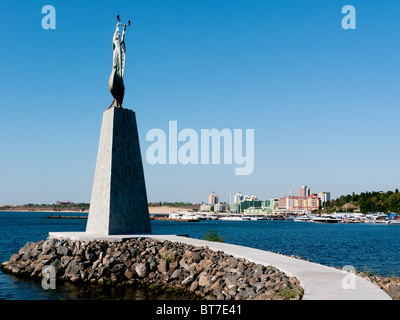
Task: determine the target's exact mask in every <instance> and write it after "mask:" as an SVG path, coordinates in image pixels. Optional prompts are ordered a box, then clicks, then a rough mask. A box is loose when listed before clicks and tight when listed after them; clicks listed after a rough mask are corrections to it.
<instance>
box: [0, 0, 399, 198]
mask: <svg viewBox="0 0 400 320" xmlns="http://www.w3.org/2000/svg"><path fill="white" fill-rule="evenodd" d="M47 4H49V5H52V6H54V8H55V9H56V29H55V30H44V29H43V28H42V25H41V22H42V18H43V17H44V16H45V15H44V14H42V13H41V10H42V7H43V6H44V5H47ZM348 4H350V5H353V6H354V7H355V8H356V17H357V20H356V23H357V24H356V30H344V29H343V28H342V25H341V21H342V18H343V17H344V14H342V12H341V10H342V7H343V6H345V5H348ZM117 14H119V15H120V16H121V18H122V20H124V21H127V20H128V19H130V20H132V23H133V25H132V26H131V27H129V28H128V29H127V32H126V38H125V40H126V47H127V65H126V72H125V79H124V80H125V87H126V92H125V99H124V107H126V108H129V109H133V110H134V111H135V112H136V117H137V121H138V128H139V137H140V143H141V149H142V158H143V161H144V170H145V179H146V185H147V192H148V198H149V201H190V202H201V201H207V198H208V195H209V194H210V193H211V192H212V191H215V192H216V193H217V194H218V195H219V197H220V200H226V197H227V195H229V192H231V194H232V196H233V194H234V193H235V192H237V191H241V192H242V193H243V194H255V195H257V196H258V197H259V198H260V199H268V198H271V197H279V196H283V195H287V194H289V190H290V186H292V190H293V194H297V189H298V188H299V187H300V186H301V185H307V186H308V187H310V188H311V192H320V191H330V192H331V194H332V196H333V197H337V196H340V195H341V194H348V193H352V192H355V193H360V192H363V191H380V190H383V191H386V190H394V189H395V188H397V187H399V185H400V183H399V181H400V180H399V178H400V172H399V171H400V170H399V159H400V148H399V147H398V144H399V136H400V130H399V125H398V122H399V119H400V90H399V88H400V62H399V61H400V60H399V56H400V36H399V34H400V19H399V17H400V2H399V1H398V0H369V1H351V2H350V1H347V0H346V1H342V0H335V1H334V0H305V1H298V0H282V1H278V0H251V1H244V0H217V1H212V0H202V1H196V0H168V1H165V0H136V1H134V0H129V1H105V0H98V1H84V2H82V1H65V0H63V1H58V0H49V1H46V2H44V1H22V0H20V1H1V3H0V23H1V28H0V38H1V39H2V50H1V51H0V57H1V59H0V67H1V69H0V70H1V77H0V93H1V95H0V96H1V101H0V108H1V115H0V150H1V151H0V152H1V156H0V205H4V204H24V203H54V202H55V201H57V200H59V201H68V200H69V201H74V202H89V201H90V196H91V189H92V183H93V178H94V170H95V163H96V156H97V148H98V141H99V135H100V127H101V120H102V113H103V111H104V110H105V109H107V107H108V106H109V105H110V104H111V102H112V100H113V98H112V96H111V94H110V92H109V91H108V87H107V83H108V78H109V76H110V73H111V67H112V36H113V32H114V29H115V23H116V15H117ZM169 121H177V123H178V130H181V129H183V128H192V129H194V130H196V131H197V132H199V134H200V130H201V129H212V128H216V129H218V130H222V129H224V128H228V129H231V130H233V129H243V130H245V129H254V132H255V150H254V152H255V162H254V172H253V173H252V174H251V175H248V176H236V175H235V170H234V168H235V165H234V164H233V165H224V164H220V165H186V166H184V165H170V164H166V165H150V164H149V163H148V162H147V161H146V158H145V152H146V150H147V148H148V147H149V146H150V145H151V144H152V142H149V141H146V134H147V132H148V131H149V130H151V129H153V128H161V129H163V130H165V131H166V133H168V123H169Z"/></svg>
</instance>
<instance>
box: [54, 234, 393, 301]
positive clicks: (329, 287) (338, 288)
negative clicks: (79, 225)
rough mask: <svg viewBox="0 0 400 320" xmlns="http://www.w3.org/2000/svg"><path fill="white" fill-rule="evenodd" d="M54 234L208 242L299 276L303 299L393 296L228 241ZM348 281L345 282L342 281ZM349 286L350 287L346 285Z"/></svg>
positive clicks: (351, 277) (346, 276) (331, 271)
mask: <svg viewBox="0 0 400 320" xmlns="http://www.w3.org/2000/svg"><path fill="white" fill-rule="evenodd" d="M50 236H52V237H56V238H69V239H72V240H74V239H76V240H93V239H98V240H100V239H104V240H117V241H121V240H124V239H129V238H139V237H141V238H146V237H148V238H153V239H159V240H169V241H175V242H183V243H187V244H193V245H195V246H208V247H209V248H210V249H212V250H215V251H223V252H225V253H227V254H231V255H233V256H235V257H240V258H245V259H247V260H249V261H252V262H254V263H257V264H263V265H272V266H274V267H276V268H278V269H279V270H281V271H283V272H284V273H286V274H287V275H288V276H293V277H296V278H297V279H298V280H299V281H300V284H301V286H302V287H303V289H304V296H303V300H391V298H390V296H389V295H388V294H386V293H385V292H384V291H383V290H381V289H380V288H378V287H377V286H375V285H374V284H372V283H371V282H369V281H368V280H366V279H363V278H361V277H359V276H356V275H355V274H353V273H347V272H344V271H342V270H338V269H335V268H332V267H327V266H323V265H320V264H318V263H313V262H308V261H304V260H300V259H296V258H291V257H288V256H285V255H281V254H276V253H273V252H269V251H263V250H259V249H253V248H249V247H244V246H238V245H233V244H228V243H221V242H211V241H206V240H200V239H193V238H188V237H182V236H176V235H154V234H150V235H135V236H125V235H123V236H100V235H96V234H87V233H85V232H52V233H50ZM342 284H344V285H342ZM346 288H347V289H346Z"/></svg>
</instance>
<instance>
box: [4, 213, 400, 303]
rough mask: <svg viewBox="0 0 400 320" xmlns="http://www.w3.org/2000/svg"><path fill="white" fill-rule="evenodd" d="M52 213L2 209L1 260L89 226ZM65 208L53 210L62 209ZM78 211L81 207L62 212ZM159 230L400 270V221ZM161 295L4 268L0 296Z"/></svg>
mask: <svg viewBox="0 0 400 320" xmlns="http://www.w3.org/2000/svg"><path fill="white" fill-rule="evenodd" d="M50 214H51V213H43V212H29V213H28V212H0V234H1V239H0V260H1V261H0V262H3V261H6V260H9V258H10V257H11V255H13V254H14V253H17V252H18V250H19V249H20V248H22V247H23V246H24V245H25V244H26V243H27V242H29V241H32V242H37V241H40V240H45V239H46V238H47V237H48V234H49V232H57V231H59V232H61V231H85V228H86V221H87V220H86V219H47V216H48V215H50ZM58 214H59V213H56V214H55V213H53V215H58ZM62 215H68V216H72V215H78V216H83V215H85V214H81V213H80V214H78V213H62ZM151 225H152V231H153V233H154V234H188V235H189V236H190V237H192V238H199V239H203V238H204V235H205V233H206V232H208V231H218V233H219V235H220V236H223V237H225V241H226V242H227V243H232V244H238V245H243V246H248V247H253V248H257V249H262V250H266V251H272V252H280V253H282V254H285V255H295V256H298V257H302V258H304V259H307V260H310V261H313V262H317V263H320V264H323V265H327V266H333V267H337V268H342V267H344V266H346V265H352V266H354V267H355V268H356V270H359V271H368V272H371V273H373V274H380V275H384V276H392V275H397V276H400V267H399V262H400V251H399V250H398V248H399V247H400V225H398V226H397V225H393V226H391V225H382V224H344V223H341V224H317V223H312V222H308V223H307V222H294V221H269V220H262V221H221V220H202V221H200V222H176V221H158V220H152V221H151ZM117 298H118V299H121V298H123V299H157V298H161V299H162V298H165V297H154V296H151V294H149V293H148V292H146V291H144V290H136V289H123V290H122V289H113V288H108V289H106V290H103V289H93V288H87V287H78V286H75V285H72V284H68V283H66V284H58V283H57V288H56V290H50V289H49V290H44V289H43V288H42V287H41V285H40V283H39V282H35V281H29V280H26V279H19V278H17V277H14V276H11V275H9V274H4V273H2V272H0V299H6V300H14V299H19V300H28V299H35V300H37V299H117Z"/></svg>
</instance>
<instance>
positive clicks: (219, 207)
mask: <svg viewBox="0 0 400 320" xmlns="http://www.w3.org/2000/svg"><path fill="white" fill-rule="evenodd" d="M226 211H229V204H227V203H226V202H219V203H217V204H216V205H214V212H226Z"/></svg>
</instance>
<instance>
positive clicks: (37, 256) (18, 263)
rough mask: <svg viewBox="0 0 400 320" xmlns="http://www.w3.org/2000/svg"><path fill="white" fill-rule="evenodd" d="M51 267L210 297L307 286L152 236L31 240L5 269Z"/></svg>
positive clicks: (74, 278)
mask: <svg viewBox="0 0 400 320" xmlns="http://www.w3.org/2000/svg"><path fill="white" fill-rule="evenodd" d="M45 266H52V267H54V270H55V272H56V278H57V281H65V282H72V283H76V284H90V285H93V286H125V285H126V286H137V287H143V286H144V287H146V288H148V289H149V290H152V291H153V292H155V293H160V294H161V293H164V292H169V293H170V294H174V293H176V295H177V296H179V297H186V298H188V299H207V300H301V299H302V297H303V294H304V290H303V288H302V287H301V286H300V283H299V281H298V280H297V279H296V278H295V277H288V276H287V275H286V274H284V273H283V272H281V271H279V270H278V269H277V268H275V267H273V266H263V265H261V264H255V263H253V262H250V261H248V260H246V259H243V258H236V257H233V256H232V255H229V254H226V253H224V252H222V251H213V250H211V249H209V248H208V247H196V246H193V245H189V244H185V243H178V242H172V241H168V240H156V239H149V238H137V239H129V240H125V241H106V240H92V241H79V240H68V239H55V238H52V237H49V238H47V239H46V240H41V241H39V242H36V243H35V242H28V243H27V244H25V246H24V247H22V248H21V249H20V250H19V252H18V253H16V254H14V255H12V256H11V258H10V259H9V260H8V261H6V262H4V263H3V264H2V265H1V269H2V270H3V272H6V273H11V274H13V275H16V276H19V277H27V278H33V279H40V278H41V277H43V275H42V269H43V268H44V267H45Z"/></svg>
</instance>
